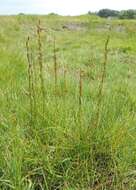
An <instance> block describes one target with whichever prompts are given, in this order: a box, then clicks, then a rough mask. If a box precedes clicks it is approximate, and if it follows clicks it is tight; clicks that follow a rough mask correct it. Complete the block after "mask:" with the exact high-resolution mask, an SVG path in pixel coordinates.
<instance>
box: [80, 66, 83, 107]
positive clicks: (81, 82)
mask: <svg viewBox="0 0 136 190" xmlns="http://www.w3.org/2000/svg"><path fill="white" fill-rule="evenodd" d="M82 95H83V81H82V70H81V69H80V73H79V106H80V107H81V106H82Z"/></svg>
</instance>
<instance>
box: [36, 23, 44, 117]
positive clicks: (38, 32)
mask: <svg viewBox="0 0 136 190" xmlns="http://www.w3.org/2000/svg"><path fill="white" fill-rule="evenodd" d="M41 31H42V28H41V22H40V20H39V23H38V25H37V40H38V64H39V68H40V83H41V92H42V99H43V100H42V102H43V115H44V108H45V89H44V77H43V75H44V73H43V55H42V41H41Z"/></svg>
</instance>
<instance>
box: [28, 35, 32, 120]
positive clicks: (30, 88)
mask: <svg viewBox="0 0 136 190" xmlns="http://www.w3.org/2000/svg"><path fill="white" fill-rule="evenodd" d="M29 43H30V37H29V36H28V38H27V40H26V50H27V61H28V82H29V99H30V115H31V122H32V116H33V98H32V63H31V53H30V47H29Z"/></svg>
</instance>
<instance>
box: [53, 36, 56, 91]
mask: <svg viewBox="0 0 136 190" xmlns="http://www.w3.org/2000/svg"><path fill="white" fill-rule="evenodd" d="M53 50H54V56H53V58H54V82H55V93H56V92H57V55H56V39H55V37H54V48H53Z"/></svg>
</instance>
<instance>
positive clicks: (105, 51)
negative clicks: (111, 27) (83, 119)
mask: <svg viewBox="0 0 136 190" xmlns="http://www.w3.org/2000/svg"><path fill="white" fill-rule="evenodd" d="M109 41H110V36H108V37H107V40H106V42H105V48H104V62H103V70H102V77H101V81H100V85H99V92H98V102H97V112H96V124H95V126H96V127H98V126H99V121H100V111H101V104H102V98H103V88H104V81H105V79H106V66H107V59H108V44H109Z"/></svg>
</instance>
